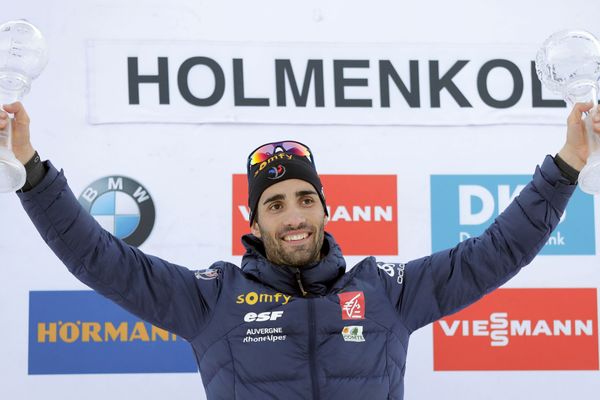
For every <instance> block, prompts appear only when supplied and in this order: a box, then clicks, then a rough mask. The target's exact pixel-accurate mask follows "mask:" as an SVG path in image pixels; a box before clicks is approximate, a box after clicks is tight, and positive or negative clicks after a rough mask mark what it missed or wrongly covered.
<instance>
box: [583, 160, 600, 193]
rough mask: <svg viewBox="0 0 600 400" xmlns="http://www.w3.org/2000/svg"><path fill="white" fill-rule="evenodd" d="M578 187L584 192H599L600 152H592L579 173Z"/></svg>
mask: <svg viewBox="0 0 600 400" xmlns="http://www.w3.org/2000/svg"><path fill="white" fill-rule="evenodd" d="M578 181H579V187H580V188H581V190H582V191H583V192H585V193H589V194H599V193H600V154H592V155H591V156H590V157H589V158H588V160H587V163H586V164H585V167H583V169H582V170H581V172H580V173H579V180H578Z"/></svg>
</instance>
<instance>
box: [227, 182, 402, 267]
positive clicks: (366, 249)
mask: <svg viewBox="0 0 600 400" xmlns="http://www.w3.org/2000/svg"><path fill="white" fill-rule="evenodd" d="M321 182H322V183H323V187H324V191H325V192H326V193H327V207H328V208H329V223H328V224H327V227H326V228H327V232H330V233H331V234H332V235H333V236H334V237H335V239H336V241H337V242H338V243H339V244H340V246H341V247H342V248H343V249H344V254H345V255H373V254H375V255H394V256H395V255H398V217H397V203H398V201H397V200H398V194H397V189H396V175H321ZM349 187H357V188H360V190H348V188H349ZM232 192H233V207H232V218H231V219H232V223H233V229H232V230H231V243H232V248H233V255H236V256H238V255H243V254H244V253H245V249H244V247H243V246H242V244H241V242H240V237H241V236H242V235H245V234H247V233H250V228H249V226H248V221H249V210H248V206H247V204H248V179H247V178H246V175H241V174H236V175H233V191H232ZM365 232H368V235H366V234H365Z"/></svg>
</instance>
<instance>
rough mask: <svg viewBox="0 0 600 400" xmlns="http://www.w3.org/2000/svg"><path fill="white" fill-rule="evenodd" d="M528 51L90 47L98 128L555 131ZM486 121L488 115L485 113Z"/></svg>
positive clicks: (372, 46) (102, 43)
mask: <svg viewBox="0 0 600 400" xmlns="http://www.w3.org/2000/svg"><path fill="white" fill-rule="evenodd" d="M536 51H537V47H536V46H531V45H508V46H507V45H498V44H493V43H486V44H483V45H475V46H474V45H460V44H447V43H444V44H443V45H426V44H408V43H389V44H381V43H363V44H344V45H343V46H340V45H339V44H331V43H311V44H305V43H262V44H261V43H241V42H239V43H236V42H232V43H223V42H207V41H205V40H202V41H173V40H169V41H156V40H154V41H152V40H129V41H127V40H119V41H110V40H92V41H89V42H87V51H86V56H87V65H88V68H87V71H88V81H89V85H90V91H89V93H90V98H89V118H90V122H91V123H92V124H102V123H130V122H144V123H147V122H157V123H161V124H164V123H214V122H225V123H275V124H281V123H283V124H294V123H297V124H320V125H323V124H361V125H413V126H414V125H416V126H420V125H443V126H447V125H459V126H465V125H473V124H490V123H500V124H506V123H513V124H514V123H517V124H538V123H539V122H540V121H543V122H544V123H545V124H548V123H554V124H557V125H558V124H561V125H563V124H564V122H563V118H562V117H560V115H561V114H560V113H556V112H553V111H555V109H556V108H564V107H565V106H566V105H565V102H564V101H562V99H560V98H559V96H557V95H551V94H549V93H548V92H547V91H545V90H544V88H542V85H541V83H540V81H539V80H538V78H537V75H536V72H535V64H534V61H533V59H532V58H533V55H535V53H536ZM491 110H492V111H494V112H490V111H491Z"/></svg>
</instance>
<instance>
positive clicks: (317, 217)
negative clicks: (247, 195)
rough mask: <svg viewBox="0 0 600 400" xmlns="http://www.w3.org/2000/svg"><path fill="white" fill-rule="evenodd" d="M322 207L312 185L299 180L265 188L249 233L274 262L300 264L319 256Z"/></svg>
mask: <svg viewBox="0 0 600 400" xmlns="http://www.w3.org/2000/svg"><path fill="white" fill-rule="evenodd" d="M325 223H326V216H325V210H324V209H323V204H322V203H321V200H320V199H319V195H318V194H317V192H316V191H315V188H314V187H313V186H312V185H311V184H310V183H308V182H306V181H303V180H300V179H288V180H285V181H283V182H279V183H276V184H275V185H272V186H270V187H268V188H267V189H266V190H265V191H264V192H263V193H262V195H261V196H260V199H259V201H258V206H257V218H256V220H255V221H254V223H253V224H252V228H251V229H252V234H254V236H256V237H259V238H261V239H262V241H263V243H264V245H265V251H266V253H267V258H268V259H269V261H271V262H272V263H274V264H278V265H286V266H292V267H303V266H306V265H310V264H314V263H315V262H317V261H318V260H319V258H320V256H321V247H322V246H323V238H324V227H325Z"/></svg>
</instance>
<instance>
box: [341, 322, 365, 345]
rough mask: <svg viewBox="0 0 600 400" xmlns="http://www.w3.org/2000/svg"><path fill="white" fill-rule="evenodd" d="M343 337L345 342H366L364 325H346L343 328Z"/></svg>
mask: <svg viewBox="0 0 600 400" xmlns="http://www.w3.org/2000/svg"><path fill="white" fill-rule="evenodd" d="M342 337H343V338H344V341H345V342H364V341H365V337H364V336H363V327H362V326H356V325H352V326H345V327H344V329H342Z"/></svg>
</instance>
